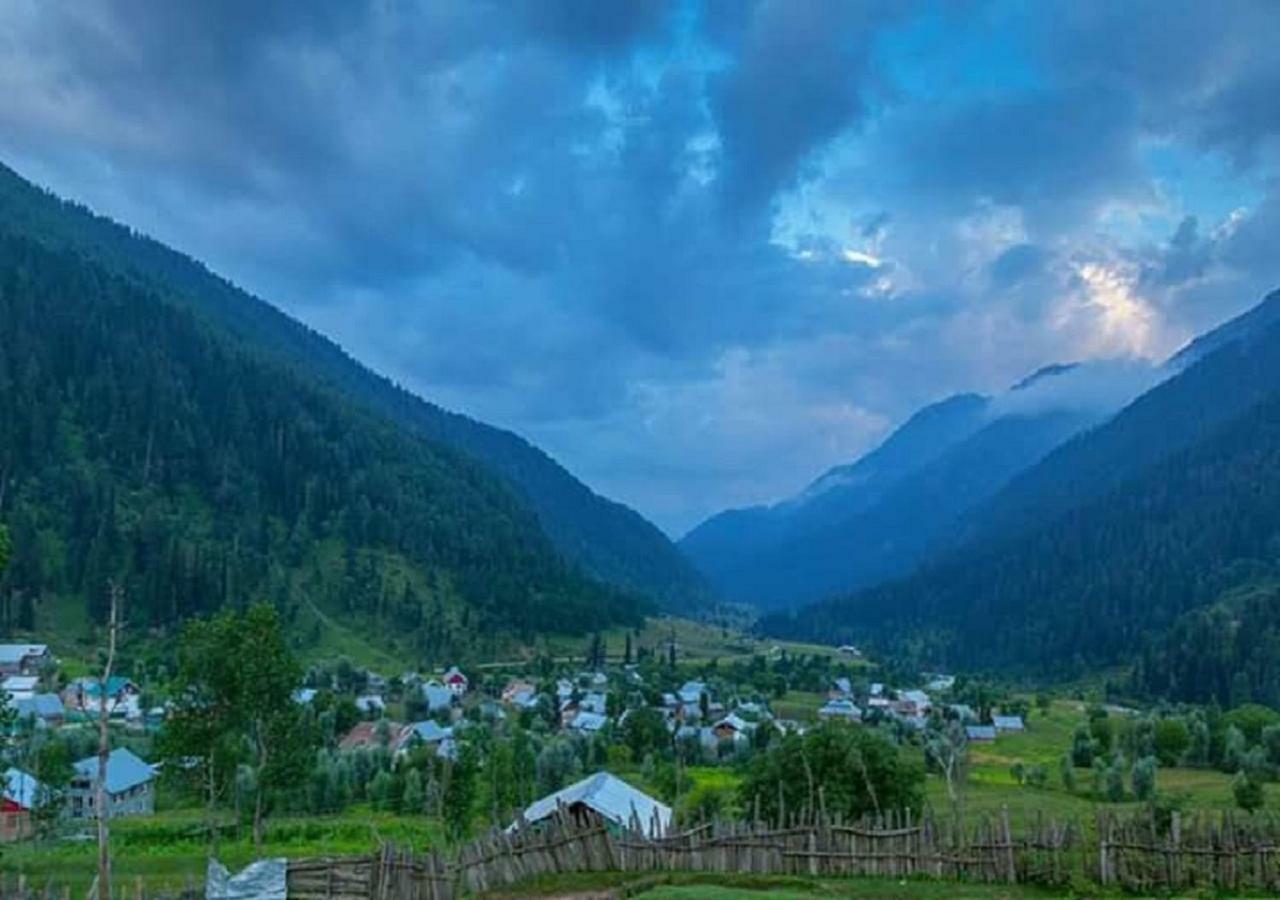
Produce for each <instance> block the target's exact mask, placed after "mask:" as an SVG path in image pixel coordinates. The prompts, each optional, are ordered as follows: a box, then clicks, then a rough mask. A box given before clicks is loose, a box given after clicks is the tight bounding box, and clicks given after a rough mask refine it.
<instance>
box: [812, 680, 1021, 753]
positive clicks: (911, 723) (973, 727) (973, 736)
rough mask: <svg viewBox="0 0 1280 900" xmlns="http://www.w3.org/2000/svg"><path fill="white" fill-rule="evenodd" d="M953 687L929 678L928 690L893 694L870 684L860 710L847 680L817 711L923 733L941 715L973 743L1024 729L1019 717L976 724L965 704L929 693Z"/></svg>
mask: <svg viewBox="0 0 1280 900" xmlns="http://www.w3.org/2000/svg"><path fill="white" fill-rule="evenodd" d="M954 686H955V676H952V675H934V676H931V677H930V678H929V680H928V682H927V683H926V685H925V687H926V688H927V689H928V691H926V690H920V689H911V690H892V689H889V688H887V687H886V686H885V685H884V684H881V683H878V682H876V683H872V684H871V685H870V686H869V687H868V688H867V692H866V696H865V697H863V698H862V705H861V706H860V705H859V704H858V702H857V700H855V698H854V690H853V685H852V683H851V681H850V680H849V679H848V678H837V679H835V680H834V681H833V682H832V683H831V687H830V689H829V690H828V692H827V702H826V703H824V704H823V705H822V707H821V708H820V709H819V710H818V717H819V718H821V719H842V720H845V721H850V722H864V721H875V720H880V719H891V720H894V721H897V722H901V723H902V724H904V725H906V726H908V727H910V728H915V729H918V730H922V729H924V727H925V726H926V725H928V723H929V719H930V717H932V716H934V715H941V716H944V717H946V718H950V719H954V720H955V721H958V722H960V723H961V725H963V726H964V730H965V737H966V738H967V739H968V740H969V741H971V742H974V743H981V742H990V741H994V740H995V739H996V735H998V734H1003V733H1006V732H1019V731H1024V730H1025V729H1026V725H1025V723H1024V722H1023V720H1022V717H1021V716H1014V715H1004V716H1002V715H994V716H992V717H991V721H990V723H989V724H987V723H983V722H981V721H980V720H979V717H978V714H977V712H975V711H974V710H973V708H972V707H970V706H969V705H967V704H964V703H935V702H934V699H933V697H932V696H930V694H929V691H932V692H933V693H934V694H946V693H947V692H949V691H950V690H951V689H952V688H953V687H954Z"/></svg>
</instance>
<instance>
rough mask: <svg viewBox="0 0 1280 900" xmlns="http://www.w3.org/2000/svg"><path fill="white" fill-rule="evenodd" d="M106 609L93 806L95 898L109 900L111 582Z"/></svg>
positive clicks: (116, 608) (114, 619)
mask: <svg viewBox="0 0 1280 900" xmlns="http://www.w3.org/2000/svg"><path fill="white" fill-rule="evenodd" d="M108 596H109V598H110V604H111V606H110V612H109V614H108V618H107V651H106V652H107V658H106V662H105V663H104V664H103V666H102V677H101V678H100V679H99V681H98V783H97V785H95V790H96V793H97V798H96V800H95V801H94V805H95V806H96V807H97V813H98V900H111V830H110V829H111V826H110V824H109V823H110V821H111V797H110V794H108V793H107V762H108V759H109V757H110V756H111V738H110V733H109V731H108V729H107V725H108V723H109V722H110V718H111V707H112V706H113V704H112V703H111V700H110V697H109V696H108V690H109V688H110V685H111V670H112V667H113V666H114V665H115V662H116V636H117V633H118V632H119V629H120V605H121V602H122V601H123V599H124V591H123V590H122V589H121V588H120V585H118V584H116V583H115V582H112V583H111V585H110V586H109V588H108Z"/></svg>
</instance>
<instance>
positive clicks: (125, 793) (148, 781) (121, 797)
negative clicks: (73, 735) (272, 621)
mask: <svg viewBox="0 0 1280 900" xmlns="http://www.w3.org/2000/svg"><path fill="white" fill-rule="evenodd" d="M73 768H74V769H75V774H74V775H73V776H72V778H71V788H70V790H69V791H68V792H67V794H68V800H69V803H70V811H71V818H73V819H95V818H97V817H98V814H99V810H98V809H97V804H98V798H97V795H98V757H96V756H87V757H85V758H84V759H82V760H80V761H79V762H77V763H75V764H74V766H73ZM155 778H156V773H155V770H154V769H153V768H152V767H151V766H150V765H149V764H148V763H146V762H144V761H143V760H142V759H140V758H139V757H138V756H137V755H135V754H134V753H133V752H132V751H130V750H127V749H125V748H124V747H117V748H116V749H115V750H112V751H111V755H110V756H108V757H107V779H106V785H105V787H106V793H107V818H109V819H118V818H120V817H122V816H149V815H151V814H152V813H153V812H155V808H156V792H155Z"/></svg>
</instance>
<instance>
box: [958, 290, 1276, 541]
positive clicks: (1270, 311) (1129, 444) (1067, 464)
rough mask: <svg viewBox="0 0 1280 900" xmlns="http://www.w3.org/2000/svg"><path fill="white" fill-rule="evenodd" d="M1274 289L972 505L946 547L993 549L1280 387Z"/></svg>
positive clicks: (1189, 441) (1192, 440)
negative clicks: (1128, 399) (1163, 373)
mask: <svg viewBox="0 0 1280 900" xmlns="http://www.w3.org/2000/svg"><path fill="white" fill-rule="evenodd" d="M1278 323H1280V291H1277V292H1275V293H1272V294H1271V295H1269V296H1268V297H1267V298H1266V299H1265V300H1264V301H1263V302H1262V303H1261V304H1259V305H1258V306H1256V307H1254V308H1253V309H1252V310H1250V311H1249V312H1247V313H1245V314H1244V315H1243V316H1240V317H1238V318H1236V319H1233V320H1232V321H1231V322H1228V323H1227V324H1226V325H1223V326H1222V327H1221V328H1218V329H1216V330H1214V331H1212V332H1210V333H1209V334H1207V335H1205V336H1203V337H1201V338H1200V339H1198V340H1196V341H1194V342H1192V344H1191V345H1189V346H1188V347H1187V348H1186V349H1185V350H1184V351H1182V353H1180V354H1178V355H1177V356H1175V357H1174V358H1173V360H1171V361H1170V363H1169V366H1170V368H1171V369H1177V368H1178V367H1180V366H1183V365H1185V366H1186V368H1185V369H1184V370H1183V371H1182V372H1180V373H1179V374H1177V375H1176V376H1175V377H1172V378H1170V379H1169V380H1167V381H1165V382H1164V383H1162V384H1160V385H1158V386H1156V387H1155V388H1153V389H1152V390H1150V391H1148V392H1147V393H1146V394H1144V395H1142V396H1141V397H1139V398H1138V399H1137V400H1135V401H1134V402H1133V403H1132V404H1130V405H1129V406H1128V407H1127V408H1126V409H1124V410H1123V411H1122V412H1121V413H1120V414H1118V415H1117V416H1115V417H1114V418H1113V419H1111V420H1110V421H1108V422H1107V423H1106V424H1104V425H1102V426H1100V427H1099V428H1096V429H1094V430H1092V431H1089V432H1086V433H1082V434H1080V435H1078V436H1077V437H1075V438H1074V439H1072V440H1070V441H1067V442H1066V443H1064V444H1063V445H1062V446H1061V447H1059V448H1058V449H1057V450H1055V451H1054V452H1052V453H1050V454H1048V455H1047V456H1046V457H1045V458H1044V460H1043V461H1041V462H1040V463H1039V464H1038V465H1036V466H1033V467H1031V468H1029V469H1027V471H1025V472H1023V473H1022V474H1020V475H1019V476H1018V477H1016V478H1014V479H1012V480H1011V481H1010V482H1009V484H1008V486H1007V487H1005V488H1004V489H1003V490H1001V491H1000V493H999V494H997V495H996V496H995V497H994V498H993V499H992V500H991V502H990V503H988V504H986V505H983V506H980V507H977V508H975V509H974V510H973V511H972V512H971V513H970V515H969V516H967V517H966V521H965V523H964V525H963V527H960V528H957V529H956V531H955V534H954V535H953V536H952V538H951V541H950V543H949V547H951V548H958V547H961V546H964V545H965V544H984V543H986V544H989V543H993V542H996V541H1000V540H1005V539H1008V538H1010V537H1012V536H1015V535H1017V534H1019V533H1021V532H1023V531H1025V530H1027V529H1028V528H1033V527H1037V526H1039V525H1041V524H1043V523H1045V522H1049V521H1052V520H1053V519H1054V518H1056V517H1057V516H1060V515H1062V514H1064V513H1066V512H1068V511H1069V510H1071V509H1074V508H1077V507H1079V506H1080V505H1082V504H1084V503H1087V502H1088V501H1089V500H1091V499H1093V498H1095V497H1098V496H1100V495H1102V494H1103V493H1105V492H1107V491H1108V490H1111V489H1112V488H1114V487H1116V486H1118V485H1120V484H1122V483H1123V482H1125V481H1126V480H1127V479H1129V478H1131V477H1133V476H1134V475H1136V474H1137V473H1139V472H1141V471H1142V470H1143V469H1144V468H1146V467H1147V466H1149V465H1151V464H1153V463H1155V462H1158V461H1159V460H1161V459H1164V458H1165V457H1167V456H1168V455H1169V454H1171V453H1174V452H1176V451H1178V450H1180V449H1182V448H1184V447H1188V446H1190V445H1191V444H1193V443H1195V442H1196V441H1198V440H1201V439H1203V438H1205V437H1206V436H1208V435H1209V434H1211V433H1212V432H1213V431H1214V430H1215V429H1217V428H1219V427H1220V426H1221V425H1222V424H1223V423H1225V422H1227V421H1229V420H1230V419H1232V418H1233V417H1235V416H1237V415H1240V414H1241V413H1242V412H1244V411H1245V410H1247V409H1248V408H1249V407H1251V406H1252V405H1253V404H1255V403H1257V402H1258V401H1259V400H1261V399H1262V398H1264V397H1266V396H1268V395H1269V394H1271V393H1272V392H1273V391H1276V390H1280V332H1278V331H1277V328H1276V325H1277V324H1278Z"/></svg>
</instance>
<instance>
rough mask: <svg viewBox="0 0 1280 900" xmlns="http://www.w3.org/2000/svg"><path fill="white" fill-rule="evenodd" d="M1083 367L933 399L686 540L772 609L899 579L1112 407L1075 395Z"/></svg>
mask: <svg viewBox="0 0 1280 900" xmlns="http://www.w3.org/2000/svg"><path fill="white" fill-rule="evenodd" d="M1086 374H1087V368H1086V367H1081V366H1079V365H1078V364H1063V365H1053V366H1046V367H1044V368H1042V369H1040V370H1039V371H1037V372H1035V373H1033V374H1032V375H1030V376H1028V377H1027V378H1025V379H1023V380H1021V381H1020V382H1018V383H1017V384H1016V385H1014V386H1013V387H1012V388H1011V389H1010V391H1009V392H1008V393H1007V394H1005V395H1002V396H1000V397H987V396H983V395H979V394H959V395H956V396H953V397H950V398H948V399H946V400H943V401H940V402H938V403H935V404H931V405H929V406H927V407H925V408H924V409H922V410H920V411H919V412H918V413H916V414H915V415H914V416H912V417H911V418H910V419H908V420H907V421H906V422H905V423H904V424H903V425H902V426H901V427H900V428H898V429H897V430H896V431H894V432H893V433H892V434H891V435H890V436H889V437H888V438H887V439H886V440H885V441H884V442H883V443H882V444H881V445H880V446H878V447H876V448H875V449H873V450H872V451H870V452H869V453H867V454H866V455H864V456H863V457H861V458H860V459H859V460H857V461H855V462H854V463H851V464H849V465H845V466H838V467H835V468H833V469H831V470H829V471H828V472H827V473H825V474H824V475H822V476H821V477H820V478H818V479H817V480H815V481H814V482H813V483H812V484H811V485H810V487H809V488H807V489H806V490H805V491H803V492H802V493H801V494H799V495H797V496H796V497H795V498H792V499H790V500H786V501H783V502H781V503H779V504H777V505H775V506H772V507H757V508H754V509H749V510H734V511H729V512H726V513H721V514H719V515H718V516H715V517H712V518H711V519H709V520H708V521H707V522H704V523H703V524H702V525H700V526H699V527H698V528H696V529H694V530H693V531H691V532H690V533H689V534H688V535H686V536H685V537H684V538H683V539H682V540H681V542H680V546H681V547H682V549H684V551H685V552H686V553H687V554H689V556H690V557H691V558H692V559H693V560H694V562H695V563H696V564H697V565H698V566H699V568H700V569H701V570H702V571H703V573H704V574H705V575H706V576H707V577H708V579H710V581H711V582H712V584H714V585H715V586H716V588H717V589H718V590H719V591H720V592H721V593H722V594H723V595H724V596H726V597H728V598H730V599H733V600H737V601H741V602H748V603H753V604H755V605H757V606H760V607H761V608H764V609H778V608H786V607H794V606H796V605H798V604H803V603H806V602H812V601H814V600H817V599H820V598H822V597H824V596H829V595H833V594H838V593H842V592H848V591H852V590H857V589H859V588H862V587H867V586H870V585H872V584H875V583H877V582H879V581H882V580H884V579H887V578H893V577H898V576H900V575H903V574H905V573H907V572H909V571H911V569H912V568H913V567H914V566H916V565H917V564H919V563H920V562H921V561H922V560H924V559H926V558H927V557H928V556H929V555H930V554H931V553H932V552H933V549H934V547H935V545H936V544H937V543H939V542H941V541H943V540H945V539H946V537H947V536H948V534H949V530H950V529H951V528H952V527H953V526H954V524H955V523H956V522H958V521H959V520H960V519H961V518H962V517H963V516H964V515H966V514H967V513H968V512H969V511H970V510H971V509H973V508H975V507H977V506H979V505H981V504H982V503H984V502H985V501H986V500H987V499H988V498H989V497H991V496H992V495H994V494H995V493H996V492H997V491H998V490H999V489H1000V488H1002V487H1003V486H1004V485H1005V484H1006V483H1007V482H1008V481H1009V480H1010V479H1011V478H1013V477H1014V476H1016V475H1017V474H1018V473H1019V472H1021V471H1023V470H1024V469H1026V468H1027V467H1028V466H1030V465H1032V464H1033V463H1035V462H1036V461H1038V460H1039V459H1040V458H1041V457H1043V456H1044V455H1045V454H1046V453H1048V452H1050V451H1051V450H1053V449H1054V448H1055V447H1057V446H1059V445H1060V444H1061V443H1062V442H1063V441H1066V440H1067V439H1068V438H1070V437H1071V436H1073V435H1075V434H1077V433H1079V432H1080V431H1082V430H1083V429H1085V428H1088V427H1089V426H1091V425H1094V424H1096V423H1097V422H1098V421H1100V420H1101V419H1102V418H1103V417H1104V415H1105V414H1106V412H1108V411H1110V410H1109V408H1106V407H1104V408H1102V409H1099V408H1098V405H1097V403H1096V401H1092V400H1091V401H1090V402H1089V403H1083V404H1082V403H1078V402H1075V401H1074V400H1072V398H1071V396H1070V390H1069V387H1070V384H1071V381H1072V380H1073V379H1081V378H1083V377H1084V376H1085V375H1086ZM1015 399H1016V402H1014V400H1015ZM1115 403H1116V404H1118V403H1119V400H1118V399H1117V400H1116V401H1115Z"/></svg>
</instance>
